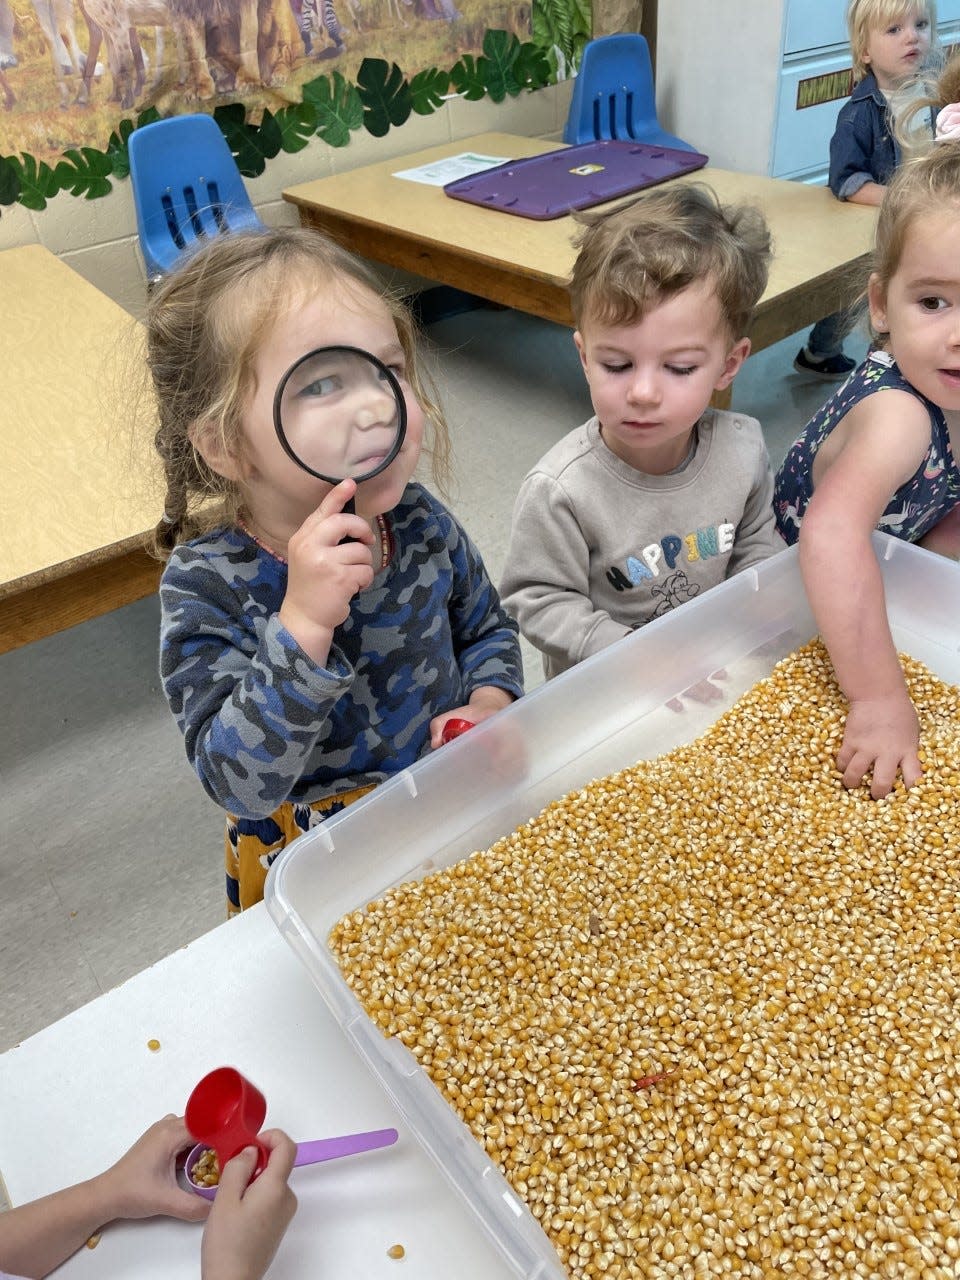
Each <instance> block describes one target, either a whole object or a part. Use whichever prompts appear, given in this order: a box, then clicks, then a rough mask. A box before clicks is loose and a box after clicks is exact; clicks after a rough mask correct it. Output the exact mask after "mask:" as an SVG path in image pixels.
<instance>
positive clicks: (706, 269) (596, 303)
mask: <svg viewBox="0 0 960 1280" xmlns="http://www.w3.org/2000/svg"><path fill="white" fill-rule="evenodd" d="M581 221H582V222H585V223H586V228H585V230H584V231H583V232H581V234H580V236H579V239H578V247H579V254H578V255H577V261H576V263H575V265H574V268H573V275H572V276H571V279H570V286H569V287H570V298H571V303H572V306H573V314H574V319H575V321H576V324H577V326H578V327H579V326H580V325H581V324H582V323H583V321H584V319H590V320H593V321H596V322H599V323H601V324H635V323H638V322H639V321H640V320H642V319H643V317H644V315H645V314H646V312H647V311H648V310H649V309H650V308H651V307H653V306H656V305H657V303H658V302H660V301H662V300H663V299H665V298H669V297H672V296H673V295H674V294H676V293H679V292H680V291H681V290H683V289H686V288H687V287H688V286H689V285H691V284H695V283H696V282H697V281H701V280H707V279H709V280H711V281H712V283H713V284H714V286H715V288H716V294H717V299H718V301H719V303H720V310H721V313H722V316H723V320H724V323H725V324H726V326H727V328H728V329H729V331H730V334H731V336H732V337H733V338H735V339H736V338H741V337H743V336H744V334H745V333H746V331H747V328H748V326H749V324H750V319H751V316H752V314H753V309H754V307H755V306H756V305H757V303H758V302H759V301H760V298H761V297H762V295H763V291H764V289H765V288H766V287H767V274H768V271H769V267H770V256H771V246H770V232H769V230H768V228H767V224H766V222H765V221H764V218H763V215H762V214H761V213H760V211H759V210H758V209H756V208H754V207H753V206H752V205H722V204H721V203H720V201H719V200H718V199H717V196H716V195H715V193H714V192H713V191H712V190H711V189H710V188H709V187H707V186H704V185H703V184H702V183H676V184H674V183H672V184H670V186H666V187H659V188H658V189H657V190H656V191H652V192H650V193H649V194H648V195H644V196H641V197H640V198H638V199H635V200H632V201H630V202H629V203H627V204H621V205H618V206H616V208H614V209H610V210H608V211H607V212H606V213H602V214H599V215H594V216H592V217H591V216H589V215H586V216H584V217H583V218H582V219H581Z"/></svg>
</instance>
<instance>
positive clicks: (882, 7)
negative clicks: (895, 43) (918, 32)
mask: <svg viewBox="0 0 960 1280" xmlns="http://www.w3.org/2000/svg"><path fill="white" fill-rule="evenodd" d="M907 13H921V14H924V15H925V16H926V17H927V18H928V19H929V21H930V36H931V43H932V42H933V38H934V36H935V33H936V26H937V6H936V0H850V3H849V5H848V6H847V31H848V33H849V36H850V52H851V54H852V55H853V80H854V83H855V84H859V82H860V81H861V80H862V79H863V78H864V76H865V75H867V74H868V72H869V71H870V66H869V64H868V63H866V62H864V60H863V59H864V56H865V55H866V52H867V40H868V39H869V36H870V32H871V31H878V30H880V29H881V28H883V27H886V26H889V25H890V24H891V23H892V22H896V20H897V18H900V17H903V16H904V14H907Z"/></svg>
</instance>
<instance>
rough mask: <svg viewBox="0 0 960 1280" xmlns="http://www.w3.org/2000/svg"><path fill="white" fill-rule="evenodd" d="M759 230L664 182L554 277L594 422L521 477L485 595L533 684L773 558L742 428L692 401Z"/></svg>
mask: <svg viewBox="0 0 960 1280" xmlns="http://www.w3.org/2000/svg"><path fill="white" fill-rule="evenodd" d="M769 259H770V237H769V233H768V231H767V228H766V225H765V223H764V221H763V218H762V216H761V214H760V213H759V212H758V211H757V210H756V209H753V208H751V207H749V206H739V207H725V206H721V205H720V204H719V203H718V201H717V199H716V197H715V196H714V194H713V193H712V192H711V191H710V190H709V189H708V188H706V187H704V186H701V185H697V184H687V183H681V184H673V183H671V184H670V185H669V186H665V187H660V188H658V189H657V190H656V191H654V192H651V193H650V194H648V195H646V196H643V197H641V198H640V199H637V200H634V201H633V202H631V203H630V204H627V205H620V206H618V207H617V208H615V209H613V210H611V211H609V212H607V213H605V214H601V215H599V216H598V217H595V218H593V219H590V220H589V221H588V225H587V227H586V229H585V230H584V232H583V233H582V234H581V237H580V243H579V254H578V257H577V261H576V265H575V266H574V270H573V276H572V279H571V283H570V294H571V300H572V304H573V313H574V318H575V322H576V325H577V331H576V332H575V334H574V342H575V343H576V346H577V350H578V351H579V353H580V359H581V362H582V363H583V369H584V373H585V375H586V378H587V383H588V385H589V388H590V398H591V400H592V402H593V407H594V410H595V416H594V417H593V418H591V419H590V420H589V421H588V422H586V423H584V424H583V426H581V427H577V429H576V430H575V431H571V432H570V433H569V435H567V436H565V437H564V438H563V439H562V440H560V441H559V442H558V443H557V444H556V445H554V446H553V448H552V449H550V450H549V451H548V452H547V453H546V454H545V455H544V457H543V458H541V460H540V461H539V462H538V463H537V465H536V466H535V467H534V468H533V470H532V471H531V472H530V473H529V474H528V475H527V476H526V478H525V479H524V481H523V484H522V485H521V487H520V492H519V494H518V496H517V500H516V505H515V507H514V513H513V525H512V528H511V534H510V547H509V551H508V553H507V563H506V569H505V572H504V577H503V581H502V583H501V587H500V591H501V595H502V597H503V602H504V604H505V605H506V607H507V610H508V611H509V612H510V613H511V614H512V615H513V616H514V617H515V618H516V620H517V622H518V623H519V626H520V630H521V631H522V632H523V634H524V635H525V636H526V637H527V639H528V640H529V641H530V642H531V644H533V645H535V646H536V648H538V649H539V650H540V651H541V653H542V654H543V661H544V672H545V674H546V676H547V678H548V679H549V678H550V677H551V676H554V675H557V674H558V673H559V672H561V671H564V670H566V669H567V668H568V667H572V666H574V665H575V664H576V663H577V662H580V661H582V659H584V658H586V657H589V656H590V655H591V654H593V653H597V652H598V651H599V650H601V649H604V648H606V646H607V645H610V644H613V642H614V641H615V640H619V639H620V638H621V637H623V636H625V635H627V634H628V633H629V632H631V631H633V630H635V629H636V628H637V627H639V626H642V625H643V624H644V623H645V622H649V621H650V619H651V618H656V617H660V616H661V615H662V614H664V613H666V612H668V611H669V610H670V609H673V608H675V607H676V606H677V605H680V604H683V602H684V601H685V600H690V599H692V598H693V597H694V596H696V595H699V594H700V592H702V591H705V590H706V589H707V588H709V587H712V586H714V585H715V584H716V583H718V582H722V581H723V580H724V579H725V578H728V577H731V576H732V575H733V574H735V573H738V572H739V571H740V570H741V569H746V568H748V567H749V566H750V565H754V564H757V563H758V562H759V561H761V560H764V559H766V558H767V557H768V556H770V555H773V554H774V553H775V552H776V551H778V550H782V549H783V546H784V544H783V542H782V541H781V539H780V536H779V534H778V533H777V530H776V525H775V522H774V516H773V507H772V497H773V478H772V475H771V471H770V461H769V458H768V456H767V450H766V446H765V444H764V440H763V435H762V433H761V430H760V424H759V423H758V422H757V421H756V420H755V419H753V418H748V417H746V416H745V415H743V414H738V413H731V412H728V411H725V410H721V409H713V408H711V407H710V399H711V396H712V395H713V393H714V391H722V390H724V389H726V388H727V387H729V386H730V384H731V382H732V381H733V379H734V377H735V375H736V373H737V371H738V370H739V368H740V366H741V365H742V364H743V361H744V360H745V359H746V357H747V356H748V355H749V353H750V340H749V338H747V337H745V336H744V335H745V333H746V329H747V326H748V324H749V321H750V317H751V314H752V311H753V308H754V307H755V306H756V304H757V302H758V301H759V299H760V296H761V294H762V293H763V290H764V288H765V287H766V281H767V269H768V265H769Z"/></svg>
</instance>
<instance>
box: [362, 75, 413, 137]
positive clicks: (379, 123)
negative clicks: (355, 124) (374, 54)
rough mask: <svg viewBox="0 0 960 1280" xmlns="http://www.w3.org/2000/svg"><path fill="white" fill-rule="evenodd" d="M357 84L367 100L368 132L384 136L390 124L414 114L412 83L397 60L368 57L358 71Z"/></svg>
mask: <svg viewBox="0 0 960 1280" xmlns="http://www.w3.org/2000/svg"><path fill="white" fill-rule="evenodd" d="M357 88H358V90H359V93H360V100H361V101H362V103H363V123H364V125H365V127H366V129H367V132H368V133H372V134H373V136H374V137H375V138H382V137H384V136H385V135H386V134H387V133H389V132H390V126H391V125H393V126H394V127H395V128H398V127H399V126H400V125H402V124H404V123H406V120H407V118H408V116H409V115H410V107H411V102H410V86H409V85H408V84H407V82H406V80H405V79H404V76H403V72H402V71H401V70H400V68H399V67H398V66H397V64H396V63H395V62H392V63H390V64H389V65H388V64H387V63H386V62H385V61H384V60H383V58H364V60H363V61H362V62H361V63H360V70H359V71H358V72H357Z"/></svg>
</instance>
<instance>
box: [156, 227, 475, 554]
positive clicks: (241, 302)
mask: <svg viewBox="0 0 960 1280" xmlns="http://www.w3.org/2000/svg"><path fill="white" fill-rule="evenodd" d="M331 284H337V285H341V286H343V287H344V288H345V289H346V291H347V292H348V293H351V292H352V293H353V294H355V295H356V297H357V298H358V300H360V301H361V302H362V300H363V298H364V295H367V296H369V295H371V294H372V295H374V296H375V297H376V298H377V299H379V300H381V301H383V303H384V304H385V305H386V306H387V309H388V310H389V312H390V314H391V316H392V317H393V320H394V323H395V324H396V327H397V334H398V336H399V339H400V344H401V346H402V348H403V352H404V357H405V360H406V366H407V378H408V379H409V382H410V385H411V387H412V389H413V392H414V395H415V396H416V398H417V400H418V401H419V402H420V404H421V405H422V406H423V409H424V412H425V414H426V417H427V422H428V427H429V437H428V443H427V450H428V452H429V455H430V458H431V463H432V471H433V477H434V480H435V481H436V483H437V485H438V487H439V488H440V489H441V491H442V490H443V488H444V486H445V484H446V482H447V480H448V477H449V454H450V437H449V432H448V429H447V424H446V421H445V419H444V417H443V413H442V411H441V409H440V406H439V403H438V401H437V399H436V393H435V391H434V388H433V385H432V382H431V381H430V380H429V378H428V377H427V375H426V374H425V372H424V371H423V370H422V369H421V368H420V365H419V362H418V357H417V335H416V329H415V325H414V321H413V318H412V316H411V315H410V312H409V311H408V310H407V308H406V306H405V305H404V304H403V303H402V301H401V300H400V299H399V298H398V297H395V296H394V295H392V294H391V293H389V292H387V291H385V290H384V288H383V286H382V284H381V283H380V281H379V280H378V279H377V277H376V276H375V275H374V274H373V272H372V271H371V270H370V269H369V268H368V267H367V266H366V265H365V264H364V263H363V262H361V261H360V260H359V259H358V258H355V257H354V256H353V255H352V254H351V253H348V252H347V251H346V250H345V249H343V248H341V247H340V246H339V245H338V244H336V243H335V242H334V241H332V240H329V239H328V238H327V237H325V236H323V235H321V234H320V233H319V232H316V231H311V230H306V229H303V228H295V227H283V228H264V229H262V230H253V231H242V232H231V233H228V234H224V235H221V236H217V237H216V238H214V239H212V240H210V241H208V242H206V243H205V244H203V246H202V247H201V248H200V249H199V250H197V251H196V252H194V253H193V254H192V255H191V256H190V257H188V258H186V259H185V260H184V261H183V262H182V264H181V265H179V266H177V267H176V268H175V269H174V270H173V271H172V272H171V273H170V274H169V275H167V276H165V277H164V278H163V279H162V280H161V281H160V283H159V284H158V285H157V286H156V288H155V289H154V291H153V292H152V294H151V295H150V298H149V300H148V306H147V315H146V341H147V362H148V366H149V370H150V377H151V381H152V386H153V394H154V398H155V401H156V412H157V420H158V427H157V433H156V437H155V445H156V449H157V452H158V453H159V455H160V458H161V460H162V462H163V468H164V474H165V479H166V486H167V488H166V500H165V503H164V516H163V519H162V521H161V522H160V524H159V525H158V526H157V530H156V534H155V539H154V543H155V546H154V550H155V551H156V554H157V555H158V556H159V557H160V558H161V559H165V558H166V556H168V555H169V553H170V551H172V549H173V548H174V546H176V545H177V543H178V542H183V541H186V540H187V539H189V538H191V537H195V536H197V534H199V533H201V532H203V531H204V530H206V529H210V528H213V527H216V526H217V525H220V524H224V523H233V522H235V520H236V519H237V516H238V513H239V509H240V506H241V503H242V493H241V492H240V490H239V488H238V486H237V485H236V484H235V482H233V481H231V480H227V479H225V478H224V477H223V476H221V475H218V474H217V473H216V472H214V471H213V470H212V469H211V468H210V467H209V466H208V465H207V464H206V462H205V461H204V460H203V458H202V457H201V456H200V454H199V453H198V452H197V450H196V449H195V448H194V447H193V444H192V442H191V439H190V431H191V427H193V426H194V425H195V424H197V423H200V422H203V423H204V424H206V425H207V427H208V429H209V430H212V431H213V432H215V433H216V436H217V437H218V442H219V444H220V446H221V450H222V451H223V452H224V453H227V454H232V455H234V456H242V452H243V434H242V429H241V423H242V415H243V410H244V406H245V405H246V403H247V400H248V397H249V395H250V394H251V392H252V390H253V366H254V361H255V359H256V355H257V352H258V350H259V348H260V344H261V342H262V341H263V339H264V337H265V335H266V334H268V333H269V331H270V328H271V326H272V325H273V324H274V323H275V322H276V321H277V319H278V318H279V317H280V316H281V315H282V314H284V312H285V311H287V310H289V309H290V307H291V306H294V305H296V304H297V303H298V302H300V301H303V300H305V299H306V298H307V297H309V296H310V294H311V293H312V292H314V291H315V290H319V289H323V288H329V287H330V285H331ZM277 447H278V448H279V447H280V445H279V443H278V446H277Z"/></svg>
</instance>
